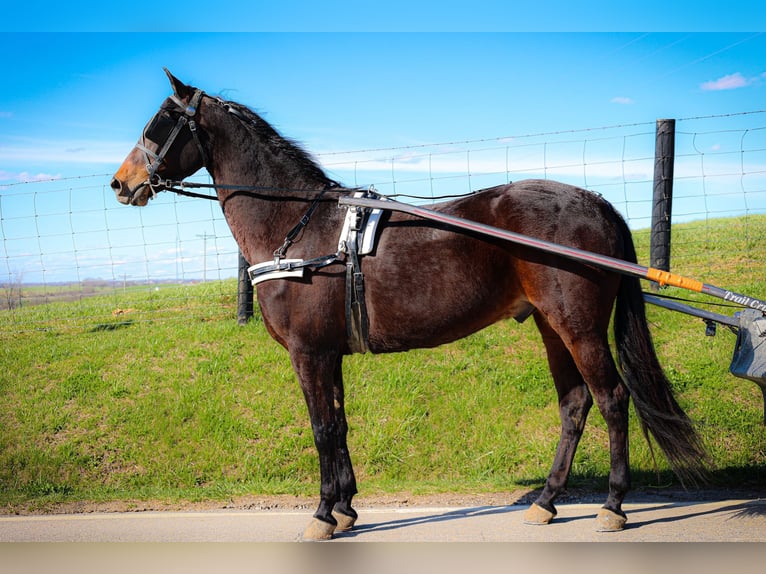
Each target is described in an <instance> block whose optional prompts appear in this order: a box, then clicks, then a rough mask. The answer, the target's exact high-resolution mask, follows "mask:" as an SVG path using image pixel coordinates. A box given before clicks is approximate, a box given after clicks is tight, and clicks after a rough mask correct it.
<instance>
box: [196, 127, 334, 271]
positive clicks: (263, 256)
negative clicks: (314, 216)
mask: <svg viewBox="0 0 766 574" xmlns="http://www.w3.org/2000/svg"><path fill="white" fill-rule="evenodd" d="M216 139H217V145H216V149H214V150H213V152H214V153H213V163H212V165H211V166H210V167H209V168H208V169H209V171H210V172H211V175H212V176H213V180H214V181H215V183H216V185H222V186H224V185H230V186H253V187H258V188H263V189H262V190H258V191H255V192H249V191H237V190H232V189H225V188H219V191H218V197H219V200H220V203H221V206H222V208H223V212H224V215H225V217H226V221H227V223H228V224H229V227H230V229H231V231H232V234H233V235H234V238H235V240H236V241H237V244H238V245H239V248H240V250H241V251H242V253H243V255H244V256H245V258H246V259H247V260H248V261H249V262H250V263H251V264H255V263H260V262H262V261H267V260H269V259H271V258H273V253H274V250H275V249H277V248H278V247H280V246H281V245H282V243H283V241H284V239H285V236H286V234H287V233H288V232H289V231H290V230H291V229H292V228H293V227H294V226H295V224H297V223H298V221H299V220H300V219H301V217H303V215H304V214H305V213H306V211H307V209H308V208H309V206H310V205H311V200H312V199H313V197H315V196H316V195H318V194H319V193H320V191H321V190H322V189H324V188H325V187H326V186H327V180H326V179H325V180H319V179H318V178H317V177H316V175H315V174H306V173H302V172H300V171H298V172H296V173H295V174H294V175H292V176H286V175H284V174H285V173H289V172H290V171H291V170H289V169H285V166H284V165H282V164H281V162H282V161H285V160H284V158H283V157H282V156H280V155H279V154H278V153H276V152H275V151H274V150H273V149H269V147H268V144H267V143H260V144H259V143H256V145H250V146H248V145H247V144H244V145H242V143H241V142H242V140H239V142H237V138H234V137H231V135H229V136H228V137H223V138H216ZM312 192H315V193H313V194H312ZM280 196H285V199H280ZM296 197H297V198H299V199H303V198H305V200H298V201H296V200H295V198H296Z"/></svg>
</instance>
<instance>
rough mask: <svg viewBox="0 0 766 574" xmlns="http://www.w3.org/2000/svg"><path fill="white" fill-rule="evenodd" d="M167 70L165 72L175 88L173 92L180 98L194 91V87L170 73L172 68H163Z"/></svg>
mask: <svg viewBox="0 0 766 574" xmlns="http://www.w3.org/2000/svg"><path fill="white" fill-rule="evenodd" d="M162 69H163V70H165V73H166V74H167V76H168V80H170V86H171V87H172V88H173V93H174V94H175V95H176V96H178V97H179V98H183V97H184V96H186V95H187V94H189V93H191V92H192V88H190V87H189V86H187V85H186V84H184V83H183V82H182V81H181V80H179V79H178V78H176V77H175V76H174V75H173V74H171V73H170V70H168V69H167V68H162Z"/></svg>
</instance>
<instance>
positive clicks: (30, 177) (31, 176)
mask: <svg viewBox="0 0 766 574" xmlns="http://www.w3.org/2000/svg"><path fill="white" fill-rule="evenodd" d="M54 179H61V174H60V173H57V174H55V175H53V174H50V173H29V172H28V171H22V172H11V171H5V170H2V169H0V181H14V182H19V183H31V182H33V181H51V180H54Z"/></svg>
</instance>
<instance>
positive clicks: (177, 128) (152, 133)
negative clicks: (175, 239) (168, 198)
mask: <svg viewBox="0 0 766 574" xmlns="http://www.w3.org/2000/svg"><path fill="white" fill-rule="evenodd" d="M165 73H166V74H167V75H168V78H169V79H170V85H171V86H172V88H173V95H172V96H170V97H169V98H168V99H166V100H165V101H164V102H163V103H162V105H161V106H160V109H159V110H158V111H157V113H156V114H154V117H152V119H150V120H149V123H147V124H146V127H144V131H143V132H142V133H141V137H140V138H139V140H138V143H136V146H135V147H134V148H133V150H132V151H131V152H130V154H128V157H127V158H125V161H123V162H122V165H121V166H120V169H118V170H117V173H115V174H114V177H113V178H112V183H111V185H112V189H114V191H115V193H116V194H117V200H118V201H119V202H120V203H124V204H126V205H127V204H130V205H140V206H143V205H146V204H147V202H148V201H149V199H151V198H153V197H154V196H155V195H156V194H157V192H158V191H162V190H163V189H164V186H163V180H168V179H183V178H185V177H188V176H190V175H191V174H193V173H194V172H196V171H197V170H198V169H200V168H201V167H203V166H204V165H205V162H206V157H205V151H204V147H203V141H202V140H201V138H204V135H203V134H201V133H200V132H199V131H198V130H197V122H196V116H197V112H198V111H199V105H200V101H201V100H202V97H203V95H204V94H203V92H202V91H201V90H197V89H195V88H192V87H191V86H187V85H186V84H184V83H183V82H180V81H179V80H178V79H176V78H175V77H174V76H173V75H172V74H171V73H170V72H169V71H168V70H167V69H165Z"/></svg>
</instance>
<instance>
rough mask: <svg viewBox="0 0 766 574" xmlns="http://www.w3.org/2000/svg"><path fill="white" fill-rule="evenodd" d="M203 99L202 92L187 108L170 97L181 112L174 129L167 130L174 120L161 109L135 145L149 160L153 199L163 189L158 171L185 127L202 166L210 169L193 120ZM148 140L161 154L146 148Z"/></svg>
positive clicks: (200, 91)
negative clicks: (189, 132) (159, 189)
mask: <svg viewBox="0 0 766 574" xmlns="http://www.w3.org/2000/svg"><path fill="white" fill-rule="evenodd" d="M204 95H205V94H204V92H203V91H202V90H196V91H195V92H194V95H193V96H192V98H191V100H190V101H189V105H186V104H185V103H184V102H183V101H182V100H181V99H180V98H179V97H178V96H176V95H175V94H173V95H171V96H170V98H169V99H170V101H171V102H173V104H175V106H176V108H177V110H176V111H180V112H181V114H180V115H179V116H178V119H177V120H176V122H175V125H174V126H173V127H172V128H170V129H168V128H169V126H170V125H171V124H172V118H171V117H170V115H169V114H168V110H167V109H166V108H164V107H163V108H160V109H159V111H158V112H157V113H156V114H154V117H152V119H151V120H149V122H148V123H147V124H146V127H145V128H144V131H143V133H142V134H141V139H140V140H139V142H138V143H136V146H135V147H136V148H137V149H138V150H140V151H141V152H142V153H143V154H144V158H145V160H146V172H147V174H148V177H147V185H148V186H149V189H150V190H151V192H152V195H151V197H152V199H153V198H154V197H155V196H156V195H157V191H158V188H162V179H161V178H160V177H159V175H157V170H158V169H159V168H160V165H161V164H162V162H163V161H164V160H165V156H166V155H167V154H168V151H170V148H171V147H172V146H173V143H175V140H176V138H177V137H178V134H180V133H181V130H183V129H184V127H187V126H188V128H189V131H191V135H192V138H193V139H194V143H195V144H197V149H198V150H199V153H200V157H201V159H202V165H203V167H206V166H207V155H206V154H205V149H204V148H203V147H202V142H200V139H199V135H198V133H197V123H196V122H195V121H194V117H195V116H196V115H197V110H198V108H199V103H200V101H201V100H202V96H204ZM163 137H164V138H165V140H164V142H162V141H161V138H163ZM147 140H148V141H150V142H152V143H154V144H155V145H157V147H159V151H158V152H154V151H152V150H151V149H149V148H148V147H147V146H146V142H147Z"/></svg>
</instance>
